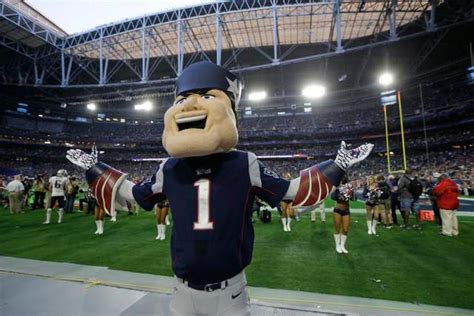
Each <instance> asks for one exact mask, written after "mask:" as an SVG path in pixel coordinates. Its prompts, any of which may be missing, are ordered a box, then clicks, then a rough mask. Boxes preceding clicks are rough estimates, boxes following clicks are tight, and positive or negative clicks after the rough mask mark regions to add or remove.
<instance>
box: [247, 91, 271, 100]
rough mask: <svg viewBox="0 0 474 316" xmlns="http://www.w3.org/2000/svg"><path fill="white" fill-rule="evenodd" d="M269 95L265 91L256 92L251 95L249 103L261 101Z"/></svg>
mask: <svg viewBox="0 0 474 316" xmlns="http://www.w3.org/2000/svg"><path fill="white" fill-rule="evenodd" d="M266 97H267V93H266V92H265V91H255V92H251V93H249V101H261V100H264V99H266Z"/></svg>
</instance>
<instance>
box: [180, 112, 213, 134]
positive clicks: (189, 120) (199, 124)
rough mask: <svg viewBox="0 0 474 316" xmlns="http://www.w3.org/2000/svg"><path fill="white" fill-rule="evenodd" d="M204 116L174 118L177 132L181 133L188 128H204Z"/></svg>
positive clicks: (205, 116)
mask: <svg viewBox="0 0 474 316" xmlns="http://www.w3.org/2000/svg"><path fill="white" fill-rule="evenodd" d="M206 118H207V115H206V114H201V115H195V116H187V117H180V118H176V124H177V125H178V130H179V131H183V130H185V129H189V128H197V129H204V128H205V127H206V121H207V120H206Z"/></svg>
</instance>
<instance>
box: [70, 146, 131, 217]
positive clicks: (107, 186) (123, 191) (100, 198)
mask: <svg viewBox="0 0 474 316" xmlns="http://www.w3.org/2000/svg"><path fill="white" fill-rule="evenodd" d="M66 158H67V159H68V160H69V161H70V162H72V163H73V164H75V165H76V166H78V167H80V168H82V169H84V170H86V179H87V182H88V183H89V187H90V189H91V192H92V195H93V196H94V197H95V198H96V200H97V203H98V204H99V205H100V207H101V208H102V209H104V210H105V212H106V213H107V214H109V215H113V214H115V204H116V202H117V203H118V204H120V205H125V200H129V201H133V199H134V198H133V194H132V187H133V183H131V182H130V181H126V180H125V178H126V177H127V174H125V173H123V172H121V171H119V170H117V169H114V168H112V167H110V166H108V165H106V164H105V163H102V162H98V155H97V147H96V146H93V147H92V152H91V153H90V154H87V153H85V152H83V151H82V150H80V149H70V150H68V151H67V154H66ZM117 192H118V193H119V194H117Z"/></svg>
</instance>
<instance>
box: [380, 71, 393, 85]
mask: <svg viewBox="0 0 474 316" xmlns="http://www.w3.org/2000/svg"><path fill="white" fill-rule="evenodd" d="M379 83H380V84H381V85H382V86H389V85H391V84H392V83H393V75H392V74H391V73H389V72H385V73H383V74H381V75H380V77H379Z"/></svg>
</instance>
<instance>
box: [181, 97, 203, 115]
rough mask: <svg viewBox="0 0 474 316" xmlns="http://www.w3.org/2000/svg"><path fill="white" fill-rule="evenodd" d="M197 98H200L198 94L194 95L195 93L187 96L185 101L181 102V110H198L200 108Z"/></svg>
mask: <svg viewBox="0 0 474 316" xmlns="http://www.w3.org/2000/svg"><path fill="white" fill-rule="evenodd" d="M199 100H200V98H199V97H198V96H195V95H191V96H189V97H188V99H187V100H186V102H184V104H183V110H182V111H183V112H187V111H194V110H198V109H199V108H200V106H199Z"/></svg>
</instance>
